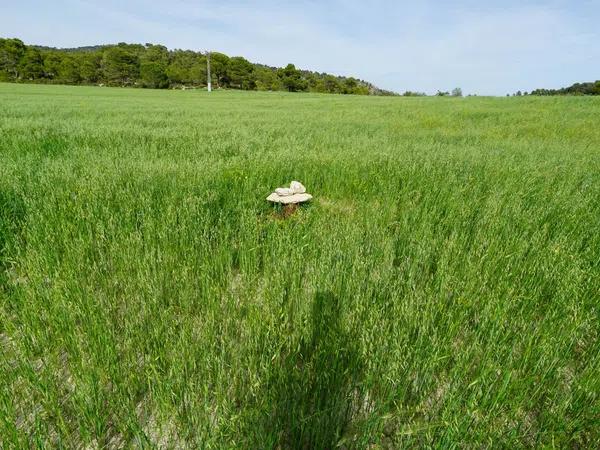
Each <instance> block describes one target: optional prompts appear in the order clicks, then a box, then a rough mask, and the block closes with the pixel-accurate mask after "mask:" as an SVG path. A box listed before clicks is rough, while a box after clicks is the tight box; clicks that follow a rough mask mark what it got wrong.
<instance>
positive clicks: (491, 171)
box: [0, 84, 600, 449]
mask: <svg viewBox="0 0 600 450" xmlns="http://www.w3.org/2000/svg"><path fill="white" fill-rule="evenodd" d="M291 180H299V181H301V182H302V183H304V184H305V185H306V187H307V189H308V191H309V192H310V193H311V194H312V195H313V196H314V199H313V201H312V202H311V203H310V204H307V205H305V206H303V207H301V208H300V209H299V210H298V211H297V212H296V213H295V214H293V215H291V216H289V217H284V216H283V215H282V214H281V211H280V210H278V209H277V208H275V207H273V206H272V205H269V204H268V203H267V202H266V201H265V198H266V196H267V195H268V194H269V193H270V192H271V191H272V190H273V189H274V188H276V187H279V186H283V185H286V184H287V183H289V182H290V181H291ZM599 333H600V98H589V97H560V98H558V97H544V98H540V97H513V98H483V97H482V98H478V97H472V98H384V97H358V96H335V95H318V94H287V93H280V92H278V93H268V92H266V93H259V92H233V91H217V92H213V93H212V94H208V93H206V92H203V91H172V90H170V91H160V90H142V89H119V88H99V87H66V86H43V85H14V84H0V352H1V353H0V380H1V381H0V448H7V449H8V448H57V447H63V448H132V447H134V448H152V447H155V448H248V449H256V448H264V449H267V448H303V449H308V448H320V449H331V448H338V447H339V448H369V449H380V448H381V449H384V448H416V447H437V448H439V447H443V448H453V447H460V448H486V447H511V446H512V447H516V448H539V447H549V448H553V447H554V448H564V447H571V448H592V447H598V446H600V425H599V424H600V341H599V338H600V337H599Z"/></svg>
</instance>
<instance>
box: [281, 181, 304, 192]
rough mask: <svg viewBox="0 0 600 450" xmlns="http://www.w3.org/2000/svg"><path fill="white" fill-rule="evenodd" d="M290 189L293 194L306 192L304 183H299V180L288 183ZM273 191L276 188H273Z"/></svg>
mask: <svg viewBox="0 0 600 450" xmlns="http://www.w3.org/2000/svg"><path fill="white" fill-rule="evenodd" d="M290 190H291V191H292V192H293V193H294V194H304V193H305V192H306V188H305V187H304V185H303V184H302V183H300V182H299V181H292V182H291V183H290ZM275 192H277V189H275Z"/></svg>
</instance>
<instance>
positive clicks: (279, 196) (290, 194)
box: [267, 181, 312, 205]
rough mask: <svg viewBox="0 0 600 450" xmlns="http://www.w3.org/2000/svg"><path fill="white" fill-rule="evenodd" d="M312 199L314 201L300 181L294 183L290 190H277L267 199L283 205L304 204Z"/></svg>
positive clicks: (284, 188) (291, 184)
mask: <svg viewBox="0 0 600 450" xmlns="http://www.w3.org/2000/svg"><path fill="white" fill-rule="evenodd" d="M310 199H312V195H310V194H307V193H306V188H305V187H304V186H303V185H302V183H300V182H299V181H292V182H291V183H290V187H289V188H287V187H282V188H277V189H275V192H273V193H272V194H271V195H269V196H268V197H267V201H269V202H273V203H281V204H283V205H289V204H292V203H304V202H307V201H309V200H310Z"/></svg>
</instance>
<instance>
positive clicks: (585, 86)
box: [531, 80, 600, 95]
mask: <svg viewBox="0 0 600 450" xmlns="http://www.w3.org/2000/svg"><path fill="white" fill-rule="evenodd" d="M531 95H600V80H598V81H595V82H588V83H575V84H573V85H572V86H569V87H566V88H561V89H536V90H534V91H531Z"/></svg>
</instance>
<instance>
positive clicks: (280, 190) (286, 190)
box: [275, 188, 296, 197]
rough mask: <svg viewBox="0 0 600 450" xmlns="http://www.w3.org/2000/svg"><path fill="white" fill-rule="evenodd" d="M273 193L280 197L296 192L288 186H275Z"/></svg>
mask: <svg viewBox="0 0 600 450" xmlns="http://www.w3.org/2000/svg"><path fill="white" fill-rule="evenodd" d="M275 193H276V194H277V195H279V196H280V197H285V196H287V195H294V194H295V193H296V192H294V190H293V189H290V188H277V189H275Z"/></svg>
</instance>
